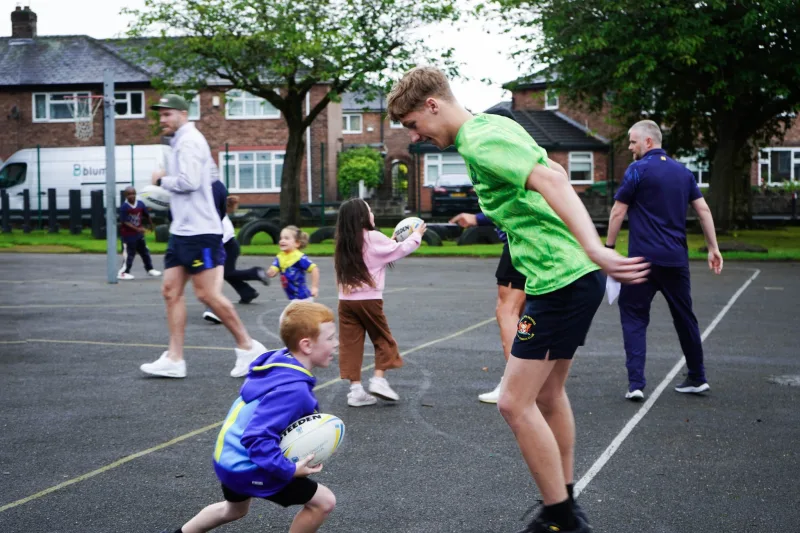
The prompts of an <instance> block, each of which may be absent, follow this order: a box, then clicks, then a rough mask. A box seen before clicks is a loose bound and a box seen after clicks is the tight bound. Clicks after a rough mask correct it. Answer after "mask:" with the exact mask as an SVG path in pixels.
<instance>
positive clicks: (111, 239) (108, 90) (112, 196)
mask: <svg viewBox="0 0 800 533" xmlns="http://www.w3.org/2000/svg"><path fill="white" fill-rule="evenodd" d="M114 118H115V117H114V72H113V71H112V70H109V69H106V70H105V71H104V72H103V134H104V135H103V136H104V140H105V145H106V270H107V274H108V282H109V283H116V282H117V213H116V206H117V201H116V196H117V192H116V188H117V187H116V185H117V172H116V153H115V152H116V144H117V138H116V135H115V133H116V132H115V131H114V127H115V123H114Z"/></svg>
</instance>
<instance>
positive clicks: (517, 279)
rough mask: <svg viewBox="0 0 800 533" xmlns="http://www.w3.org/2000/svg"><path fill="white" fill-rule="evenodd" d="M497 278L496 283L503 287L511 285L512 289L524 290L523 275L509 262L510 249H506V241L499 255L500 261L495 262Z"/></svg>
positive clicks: (524, 279)
mask: <svg viewBox="0 0 800 533" xmlns="http://www.w3.org/2000/svg"><path fill="white" fill-rule="evenodd" d="M494 277H496V278H497V284H498V285H502V286H503V287H508V286H509V285H511V288H512V289H517V290H520V291H524V290H525V281H526V278H525V276H524V275H523V274H522V273H521V272H520V271H519V270H517V269H516V268H514V265H513V264H512V263H511V251H510V250H509V249H508V243H505V244H504V245H503V255H501V256H500V262H499V263H498V264H497V271H496V272H495V273H494Z"/></svg>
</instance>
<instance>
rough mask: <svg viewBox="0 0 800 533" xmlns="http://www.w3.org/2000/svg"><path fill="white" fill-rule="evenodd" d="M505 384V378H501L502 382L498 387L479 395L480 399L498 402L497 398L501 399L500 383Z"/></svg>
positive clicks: (487, 401)
mask: <svg viewBox="0 0 800 533" xmlns="http://www.w3.org/2000/svg"><path fill="white" fill-rule="evenodd" d="M502 384H503V380H502V379H501V380H500V383H498V384H497V387H495V388H494V390H493V391H492V392H484V393H483V394H479V395H478V400H480V401H481V402H483V403H497V400H499V399H500V385H502Z"/></svg>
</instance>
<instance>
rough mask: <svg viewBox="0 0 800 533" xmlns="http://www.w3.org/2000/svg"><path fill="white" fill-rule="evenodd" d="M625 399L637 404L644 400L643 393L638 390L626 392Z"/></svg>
mask: <svg viewBox="0 0 800 533" xmlns="http://www.w3.org/2000/svg"><path fill="white" fill-rule="evenodd" d="M625 399H626V400H632V401H634V402H638V401H640V400H644V393H643V392H642V391H641V390H639V389H636V390H632V391H628V392H626V393H625Z"/></svg>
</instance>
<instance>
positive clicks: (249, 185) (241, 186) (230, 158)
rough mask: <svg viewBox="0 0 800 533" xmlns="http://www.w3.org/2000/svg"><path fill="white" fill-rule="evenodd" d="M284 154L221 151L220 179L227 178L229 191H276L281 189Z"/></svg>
mask: <svg viewBox="0 0 800 533" xmlns="http://www.w3.org/2000/svg"><path fill="white" fill-rule="evenodd" d="M284 154H285V152H228V153H227V154H226V153H225V152H222V153H221V154H220V161H221V162H222V164H221V165H220V168H221V171H220V179H221V180H223V181H225V180H226V179H227V183H228V185H229V188H230V190H231V192H278V191H280V190H281V174H282V172H283V156H284ZM226 157H227V161H226Z"/></svg>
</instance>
